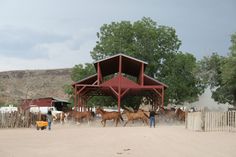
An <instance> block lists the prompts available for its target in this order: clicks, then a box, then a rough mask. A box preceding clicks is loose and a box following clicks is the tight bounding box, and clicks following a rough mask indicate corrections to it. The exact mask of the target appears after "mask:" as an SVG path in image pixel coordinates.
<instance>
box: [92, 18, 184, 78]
mask: <svg viewBox="0 0 236 157" xmlns="http://www.w3.org/2000/svg"><path fill="white" fill-rule="evenodd" d="M97 37H98V41H97V44H96V46H95V47H94V49H93V51H92V52H91V56H92V58H93V59H94V60H100V59H103V58H105V57H107V56H112V55H115V54H117V53H121V52H122V53H124V54H127V55H129V56H132V57H136V58H139V59H141V60H144V61H148V63H149V65H148V67H147V69H146V73H147V74H148V75H150V76H152V77H154V76H155V75H156V74H157V72H158V71H159V68H161V66H162V62H163V60H165V58H167V57H168V55H169V54H171V53H177V51H178V49H179V47H180V45H181V41H180V40H179V39H178V36H177V34H176V32H175V29H174V28H171V27H167V26H158V25H157V23H156V22H155V21H153V20H152V19H150V18H146V17H144V18H142V19H141V20H138V21H136V22H134V23H131V22H130V21H121V22H112V23H111V24H104V25H103V26H102V27H101V28H100V32H99V33H97Z"/></svg>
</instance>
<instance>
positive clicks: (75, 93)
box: [74, 85, 77, 110]
mask: <svg viewBox="0 0 236 157" xmlns="http://www.w3.org/2000/svg"><path fill="white" fill-rule="evenodd" d="M76 99H77V87H76V85H75V88H74V110H75V109H76V104H77V101H76Z"/></svg>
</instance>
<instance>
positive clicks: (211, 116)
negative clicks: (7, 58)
mask: <svg viewBox="0 0 236 157" xmlns="http://www.w3.org/2000/svg"><path fill="white" fill-rule="evenodd" d="M185 126H186V128H187V129H189V130H194V131H231V132H235V131H236V112H232V111H230V112H192V113H188V114H187V118H186V122H185Z"/></svg>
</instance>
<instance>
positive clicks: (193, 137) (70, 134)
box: [0, 124, 236, 157]
mask: <svg viewBox="0 0 236 157" xmlns="http://www.w3.org/2000/svg"><path fill="white" fill-rule="evenodd" d="M52 127H53V128H52V130H51V131H48V130H39V131H38V130H36V129H35V128H27V129H1V130H0V157H79V156H80V157H125V156H128V157H131V156H135V157H145V156H147V157H178V156H179V157H235V156H236V133H232V132H231V133H229V132H193V131H189V130H186V129H185V128H184V126H183V125H178V126H176V125H172V126H167V125H159V126H157V127H156V128H149V127H148V126H142V125H141V126H133V125H132V124H130V125H129V126H128V127H121V126H119V127H113V126H112V125H108V127H106V128H102V127H101V126H99V127H94V126H91V124H90V125H88V124H84V125H75V124H65V125H63V126H62V125H59V124H58V125H53V126H52Z"/></svg>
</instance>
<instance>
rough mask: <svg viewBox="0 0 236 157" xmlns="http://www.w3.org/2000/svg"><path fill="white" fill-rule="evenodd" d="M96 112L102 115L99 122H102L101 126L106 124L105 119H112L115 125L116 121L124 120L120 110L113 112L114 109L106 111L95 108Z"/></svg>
mask: <svg viewBox="0 0 236 157" xmlns="http://www.w3.org/2000/svg"><path fill="white" fill-rule="evenodd" d="M96 114H101V116H102V121H101V123H102V125H103V127H105V126H106V120H114V121H115V122H116V126H117V124H118V122H120V119H121V120H122V121H124V120H123V118H122V116H121V114H120V112H115V111H113V112H107V111H104V110H103V109H101V108H97V109H96Z"/></svg>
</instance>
